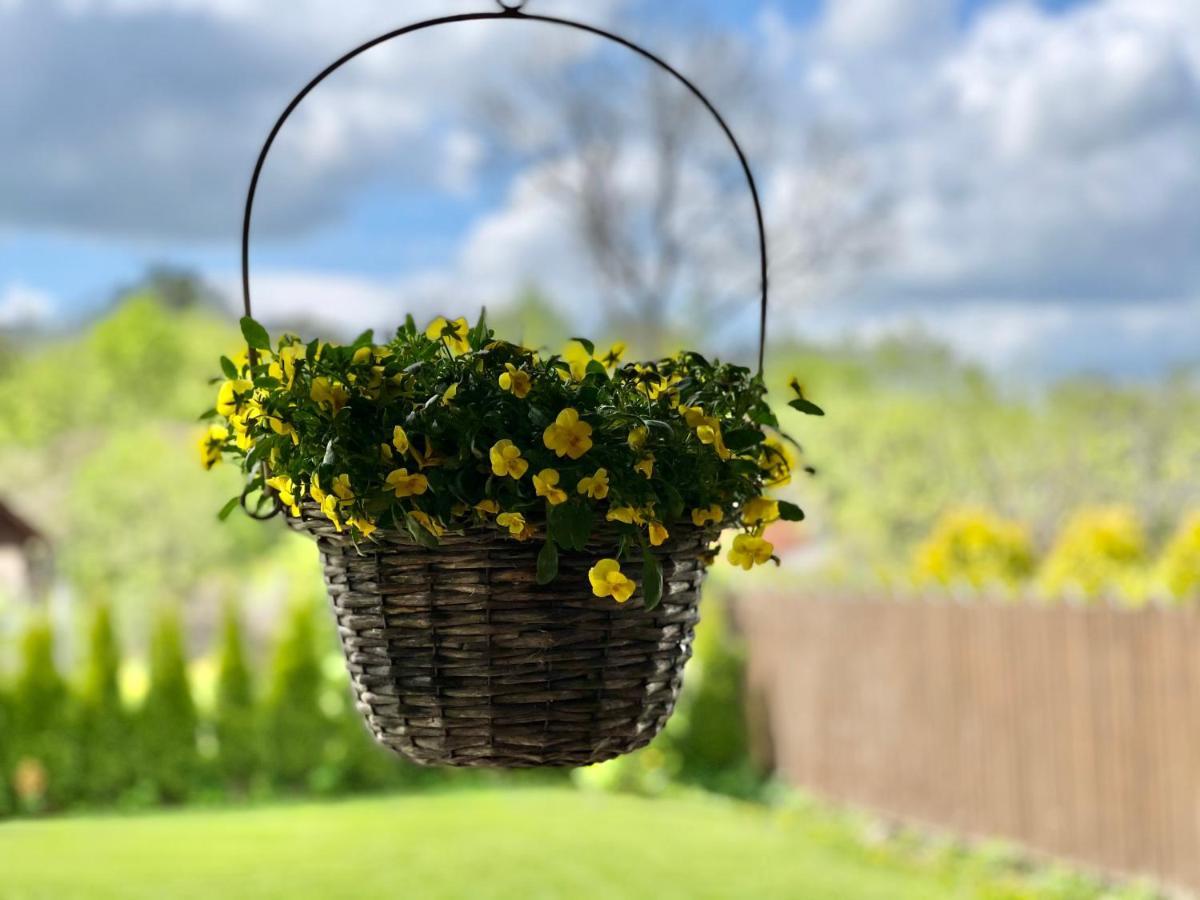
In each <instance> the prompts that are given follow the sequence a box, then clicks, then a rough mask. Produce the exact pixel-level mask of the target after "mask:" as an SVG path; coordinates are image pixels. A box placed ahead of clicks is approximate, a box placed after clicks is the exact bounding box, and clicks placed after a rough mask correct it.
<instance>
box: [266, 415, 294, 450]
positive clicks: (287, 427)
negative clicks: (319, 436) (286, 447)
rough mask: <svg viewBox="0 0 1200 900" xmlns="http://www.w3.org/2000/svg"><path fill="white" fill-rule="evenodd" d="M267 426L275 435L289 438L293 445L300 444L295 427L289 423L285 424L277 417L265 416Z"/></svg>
mask: <svg viewBox="0 0 1200 900" xmlns="http://www.w3.org/2000/svg"><path fill="white" fill-rule="evenodd" d="M267 424H268V425H270V426H271V430H272V431H273V432H275V433H276V434H279V435H287V436H289V437H290V438H291V439H292V443H293V444H299V443H300V435H299V434H298V433H297V432H296V426H295V425H293V424H292V423H291V422H285V421H283V419H281V418H280V417H279V416H267Z"/></svg>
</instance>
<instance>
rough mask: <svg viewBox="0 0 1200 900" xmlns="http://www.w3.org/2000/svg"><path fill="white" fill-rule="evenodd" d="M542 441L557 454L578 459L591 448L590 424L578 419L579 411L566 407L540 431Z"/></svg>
mask: <svg viewBox="0 0 1200 900" xmlns="http://www.w3.org/2000/svg"><path fill="white" fill-rule="evenodd" d="M542 441H543V443H545V445H546V447H547V449H550V450H553V451H554V452H555V453H556V454H557V455H558V456H569V457H571V459H579V457H581V456H583V454H585V453H587V452H588V450H590V449H591V448H592V426H591V425H589V424H588V423H587V422H582V421H580V419H579V413H578V412H577V411H576V410H574V409H571V408H570V407H568V408H567V409H564V410H563V411H562V412H560V413H559V414H558V418H556V419H555V420H554V424H553V425H550V426H549V427H548V428H547V429H546V430H545V431H544V432H543V433H542Z"/></svg>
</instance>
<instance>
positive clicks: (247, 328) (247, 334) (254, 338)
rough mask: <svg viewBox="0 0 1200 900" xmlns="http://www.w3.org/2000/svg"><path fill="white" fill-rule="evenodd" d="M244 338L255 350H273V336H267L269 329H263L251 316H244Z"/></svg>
mask: <svg viewBox="0 0 1200 900" xmlns="http://www.w3.org/2000/svg"><path fill="white" fill-rule="evenodd" d="M242 337H244V338H245V339H246V343H247V344H249V345H250V346H251V347H253V348H254V349H255V350H270V349H271V336H270V335H269V334H267V329H265V328H263V327H262V326H261V325H259V324H258V323H257V322H255V321H254V320H253V319H252V318H250V317H249V316H242Z"/></svg>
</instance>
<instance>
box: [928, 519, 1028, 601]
mask: <svg viewBox="0 0 1200 900" xmlns="http://www.w3.org/2000/svg"><path fill="white" fill-rule="evenodd" d="M1032 571H1033V541H1032V539H1031V538H1030V536H1029V531H1028V529H1027V528H1026V527H1025V526H1024V525H1022V524H1021V523H1019V522H1013V521H1010V520H1008V519H1004V518H1001V517H1000V516H997V515H994V514H992V513H990V512H988V511H987V510H984V509H976V508H972V507H967V508H961V509H951V510H948V511H947V512H945V513H943V514H942V516H941V518H940V519H938V521H937V523H936V524H935V525H934V527H933V531H932V532H930V534H929V537H927V538H926V539H925V541H924V542H923V543H922V544H921V545H920V546H919V547H918V548H917V551H916V554H915V558H914V560H913V575H914V577H915V578H916V580H917V581H918V582H920V583H929V582H937V583H939V584H943V585H947V586H950V585H963V584H966V585H970V586H971V587H974V588H983V587H988V586H995V585H1005V586H1011V585H1014V584H1016V583H1017V582H1019V581H1021V580H1022V579H1024V578H1027V577H1028V576H1029V575H1030V574H1031V573H1032Z"/></svg>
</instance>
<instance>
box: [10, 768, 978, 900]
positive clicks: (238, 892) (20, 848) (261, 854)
mask: <svg viewBox="0 0 1200 900" xmlns="http://www.w3.org/2000/svg"><path fill="white" fill-rule="evenodd" d="M385 896H387V897H404V896H407V897H419V898H427V900H436V898H460V897H470V898H474V900H485V898H522V900H527V898H528V900H532V898H560V897H561V898H572V900H586V898H627V897H628V898H638V897H654V898H662V900H667V898H676V897H677V898H708V897H711V898H732V897H753V898H771V897H787V898H808V897H813V898H826V897H829V898H845V900H853V898H886V900H905V898H914V900H917V898H920V900H937V898H939V897H956V896H963V894H962V893H961V892H960V891H959V890H957V889H956V888H955V887H954V886H953V885H951V884H947V883H946V880H945V878H944V877H940V876H939V875H937V874H936V873H935V872H933V871H929V872H924V871H922V870H921V869H920V867H916V866H912V865H906V864H905V863H903V862H902V861H897V860H894V859H890V858H886V857H872V856H871V854H870V851H869V850H867V849H865V848H862V847H859V846H856V845H854V844H853V843H850V842H843V841H831V840H825V839H823V838H821V837H820V836H819V835H817V834H815V833H813V832H811V830H810V829H808V828H807V827H806V825H805V818H804V817H803V816H795V815H790V814H780V813H776V812H771V811H769V810H765V809H762V808H759V807H753V806H747V805H742V804H736V803H731V802H727V801H722V800H719V799H715V798H706V797H687V798H672V799H661V800H646V799H640V798H635V797H627V796H612V795H607V794H598V793H584V792H577V791H572V790H569V789H564V788H528V789H520V790H502V791H496V790H462V791H448V792H442V793H436V794H418V795H409V796H389V797H383V798H372V799H365V800H352V801H345V802H332V803H303V804H300V803H297V804H294V805H276V806H270V807H253V808H243V809H219V810H198V811H197V810H179V811H174V812H166V813H157V814H145V815H135V816H124V817H99V816H97V817H76V818H66V819H59V820H47V821H18V822H8V823H5V824H0V898H4V900H40V898H47V900H49V898H54V900H71V898H88V900H105V898H114V900H116V898H120V900H137V898H156V900H158V898H185V900H186V898H197V900H199V898H204V900H213V898H216V900H236V898H262V900H266V898H276V897H278V898H285V897H286V898H288V900H300V898H309V897H312V898H322V900H336V898H343V897H344V898H352V897H353V898H367V897H385Z"/></svg>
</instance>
